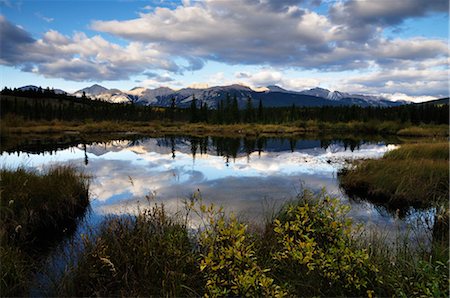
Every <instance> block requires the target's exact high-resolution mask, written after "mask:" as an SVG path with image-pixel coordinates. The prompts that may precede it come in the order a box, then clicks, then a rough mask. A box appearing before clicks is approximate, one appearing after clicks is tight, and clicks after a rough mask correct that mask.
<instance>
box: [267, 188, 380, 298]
mask: <svg viewBox="0 0 450 298" xmlns="http://www.w3.org/2000/svg"><path fill="white" fill-rule="evenodd" d="M348 211H349V207H348V206H345V205H342V204H340V203H339V202H338V201H337V200H336V199H332V198H330V197H328V196H325V195H322V197H321V198H319V199H318V198H313V196H312V195H311V194H310V193H309V192H304V193H303V194H302V195H301V197H299V200H298V201H296V202H294V203H291V204H287V205H286V206H285V208H284V209H283V210H282V211H281V212H280V213H279V214H278V216H277V218H276V219H275V220H274V222H273V229H274V232H275V238H276V242H277V244H276V245H277V248H276V249H275V250H274V253H273V254H272V257H273V259H274V260H275V263H274V266H275V267H276V274H278V275H279V278H280V279H281V280H283V281H284V282H286V284H288V285H289V288H290V289H291V291H292V292H293V293H295V294H296V295H326V296H330V295H331V296H336V295H366V292H367V291H368V290H371V289H372V288H371V287H370V283H369V281H370V280H372V279H373V280H374V279H375V276H376V273H377V271H378V269H377V268H376V267H375V266H374V265H372V264H371V263H370V262H369V254H368V253H367V251H366V250H365V249H358V248H356V247H355V245H354V244H353V239H352V233H353V232H355V226H353V225H352V221H351V220H350V219H348V218H347V217H346V214H347V212H348Z"/></svg>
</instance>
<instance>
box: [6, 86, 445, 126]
mask: <svg viewBox="0 0 450 298" xmlns="http://www.w3.org/2000/svg"><path fill="white" fill-rule="evenodd" d="M8 114H11V115H16V116H21V117H23V119H24V120H32V121H37V120H60V121H76V120H78V121H84V120H87V119H90V120H93V121H105V120H117V121H153V120H159V121H164V122H191V123H199V122H201V123H211V124H238V123H260V124H281V123H291V122H295V121H308V120H316V121H321V122H350V121H363V122H367V121H372V120H374V121H400V122H402V123H411V124H421V123H423V124H448V123H449V117H448V104H441V105H435V104H408V105H402V106H398V107H387V108H386V107H359V106H338V107H337V106H333V107H330V106H324V107H302V106H296V105H292V106H290V107H265V106H264V102H262V101H261V100H259V101H258V102H254V100H252V99H251V98H248V100H247V103H246V105H245V107H244V108H241V109H239V106H238V102H237V99H236V96H232V95H228V96H227V98H226V99H225V100H220V101H219V102H218V103H217V106H208V105H207V104H206V103H205V102H202V101H201V100H198V99H196V98H195V97H194V98H193V100H192V102H191V105H190V107H189V108H179V107H177V106H176V105H175V100H174V99H173V100H172V103H171V105H170V106H169V107H154V106H142V105H137V104H132V103H109V102H104V101H100V100H91V99H90V98H88V97H86V96H83V97H81V98H79V97H75V96H71V95H67V94H56V93H55V92H54V91H53V90H50V89H39V90H27V91H21V90H16V89H14V90H11V89H8V88H6V87H5V88H4V89H3V90H2V91H1V101H0V116H1V117H2V118H3V117H5V116H6V115H8Z"/></svg>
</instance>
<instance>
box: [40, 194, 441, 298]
mask: <svg viewBox="0 0 450 298" xmlns="http://www.w3.org/2000/svg"><path fill="white" fill-rule="evenodd" d="M187 210H189V211H190V212H193V211H194V213H195V214H197V215H199V216H200V218H201V219H202V220H203V225H202V227H201V228H200V229H199V230H196V231H197V232H194V231H192V230H191V229H189V228H188V226H187V221H186V218H187V217H185V214H178V215H176V216H169V215H167V214H166V213H165V212H164V209H163V207H161V206H156V207H154V208H153V209H151V210H150V211H146V212H143V213H141V214H140V215H138V216H136V217H131V216H130V217H112V218H108V219H106V220H105V221H104V222H103V224H102V225H101V227H100V229H99V231H97V232H92V233H90V234H88V235H85V236H84V237H83V240H82V243H81V244H80V245H82V247H83V249H82V253H81V254H80V255H79V256H78V257H77V258H72V259H71V260H70V261H71V262H70V264H71V266H68V267H66V268H65V271H64V272H63V274H62V277H61V278H60V279H58V280H56V281H55V283H54V287H53V289H52V291H51V292H50V293H48V294H49V295H56V296H94V295H95V296H202V295H206V296H214V297H216V296H250V297H256V296H269V297H283V296H393V295H395V296H404V297H410V296H433V295H434V296H436V297H439V296H441V297H445V296H448V294H449V292H448V281H449V279H448V254H447V253H448V251H447V252H444V253H442V249H443V248H442V247H438V246H436V247H433V249H434V250H437V249H439V250H440V252H441V253H439V254H434V255H433V254H431V252H430V251H429V250H424V251H418V250H417V249H416V248H412V247H410V246H409V245H407V244H405V243H406V242H404V243H399V245H398V246H397V247H396V249H393V250H389V251H387V250H386V245H385V243H384V242H383V240H382V239H380V238H376V237H371V238H368V237H366V236H362V234H360V233H356V231H357V230H358V228H357V227H356V226H355V225H354V224H352V222H351V220H350V219H349V218H348V217H347V212H348V207H347V206H344V205H341V204H340V203H339V202H338V201H337V200H335V199H332V198H329V197H327V196H325V195H321V196H319V197H317V196H313V195H311V194H310V193H308V192H305V193H303V194H302V195H300V196H299V197H298V198H297V200H296V201H293V202H292V203H289V204H287V205H285V206H284V208H282V209H281V210H280V211H279V212H278V213H277V214H276V215H275V216H274V217H273V219H271V220H269V221H268V222H267V223H266V225H265V226H263V227H254V226H249V225H248V224H246V223H245V222H241V221H239V220H238V219H236V217H234V216H232V215H230V216H228V215H226V214H225V213H224V212H223V211H222V210H221V209H219V208H215V207H214V206H205V205H202V204H199V205H196V203H194V202H190V203H188V208H187Z"/></svg>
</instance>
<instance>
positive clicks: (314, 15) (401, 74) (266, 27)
mask: <svg viewBox="0 0 450 298" xmlns="http://www.w3.org/2000/svg"><path fill="white" fill-rule="evenodd" d="M448 14H449V2H448V0H397V1H392V0H376V1H374V0H367V1H366V0H342V1H340V0H339V1H330V0H284V1H283V0H239V1H238V0H226V1H225V0H220V1H218V0H202V1H188V0H184V1H164V0H153V1H143V0H139V1H138V0H116V1H112V0H94V1H88V0H79V1H71V0H59V1H58V0H53V1H44V0H42V1H37V0H0V47H1V51H0V79H1V85H3V86H8V87H13V88H14V87H21V86H24V85H37V86H42V87H47V86H49V87H53V88H59V89H63V90H65V91H67V92H74V91H76V90H79V89H81V88H84V87H87V86H90V85H92V84H95V83H97V84H101V85H102V86H105V87H107V88H117V89H121V90H129V89H131V88H134V87H137V86H140V87H146V88H156V87H160V86H168V87H171V88H173V89H180V88H183V87H187V86H197V87H202V86H216V85H229V84H235V83H237V84H244V85H248V86H251V87H261V86H268V85H278V86H281V87H283V88H286V89H289V90H296V91H301V90H305V89H310V88H314V87H322V88H327V89H330V90H339V91H342V92H350V93H358V94H375V95H382V96H384V97H386V98H389V99H393V100H412V101H416V102H419V101H425V100H430V99H434V98H440V97H444V96H448V94H449V82H448V79H449V65H448V54H449V44H448V30H449V22H448Z"/></svg>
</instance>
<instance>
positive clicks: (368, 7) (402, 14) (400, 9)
mask: <svg viewBox="0 0 450 298" xmlns="http://www.w3.org/2000/svg"><path fill="white" fill-rule="evenodd" d="M448 7H449V4H448V0H433V1H427V0H425V1H424V0H401V1H389V2H386V1H358V0H350V1H346V2H341V1H339V2H336V4H334V5H332V6H331V7H330V17H331V19H332V20H333V21H335V22H337V23H342V24H348V25H356V26H358V25H362V26H365V25H367V24H372V25H383V26H385V25H396V24H400V23H401V22H402V21H404V20H405V19H407V18H412V17H422V16H425V15H427V14H428V13H431V12H448V9H449V8H448Z"/></svg>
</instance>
